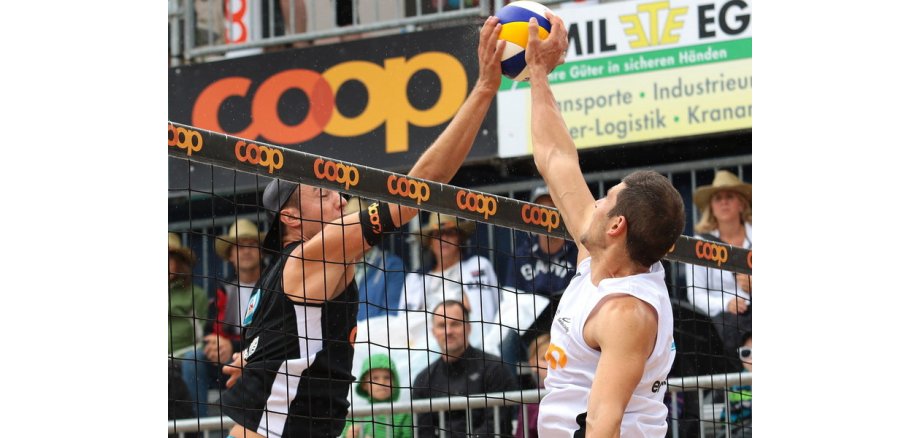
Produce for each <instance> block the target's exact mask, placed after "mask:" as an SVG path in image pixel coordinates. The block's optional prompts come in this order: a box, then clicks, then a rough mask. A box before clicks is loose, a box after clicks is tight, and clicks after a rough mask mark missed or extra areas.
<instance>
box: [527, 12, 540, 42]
mask: <svg viewBox="0 0 920 438" xmlns="http://www.w3.org/2000/svg"><path fill="white" fill-rule="evenodd" d="M539 27H540V26H539V25H538V24H537V19H536V18H534V17H530V20H529V21H528V22H527V47H528V48H529V47H536V46H537V44H538V41H540V32H539V31H538V30H537V29H539Z"/></svg>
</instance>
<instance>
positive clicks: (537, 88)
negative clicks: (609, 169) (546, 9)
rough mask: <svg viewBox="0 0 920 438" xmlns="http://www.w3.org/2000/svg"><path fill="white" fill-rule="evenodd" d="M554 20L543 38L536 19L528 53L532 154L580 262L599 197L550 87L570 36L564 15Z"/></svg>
mask: <svg viewBox="0 0 920 438" xmlns="http://www.w3.org/2000/svg"><path fill="white" fill-rule="evenodd" d="M547 18H548V19H549V21H550V23H551V24H552V28H551V31H550V34H549V36H548V37H547V38H546V40H543V41H541V40H540V39H539V37H538V36H537V23H536V19H531V21H530V25H529V29H528V30H529V32H530V36H529V39H528V42H527V50H526V51H525V56H526V58H527V66H528V68H529V69H530V87H531V88H530V89H531V91H530V96H531V105H532V110H531V115H530V123H531V133H532V140H533V158H534V163H535V164H536V166H537V170H538V171H539V172H540V175H542V176H543V179H544V180H545V181H546V185H547V187H548V188H549V192H550V195H551V196H552V197H553V202H555V204H556V208H558V209H559V212H560V213H562V219H563V220H564V221H565V226H566V228H567V229H568V230H569V233H570V234H571V235H572V236H574V237H575V243H576V244H577V245H578V260H579V261H581V260H582V259H584V258H585V257H586V256H587V251H585V248H584V247H583V246H582V245H581V243H580V242H579V241H578V238H579V237H580V236H581V234H582V233H583V232H584V231H585V229H586V227H587V226H588V224H589V223H590V218H591V212H592V210H593V208H594V197H593V196H592V195H591V191H590V189H589V188H588V184H587V183H586V182H585V180H584V176H583V175H582V172H581V166H580V165H579V164H578V151H577V149H576V148H575V142H574V141H572V137H570V136H569V132H568V129H567V128H566V125H565V121H564V120H563V119H562V114H561V113H560V112H559V108H558V107H557V106H556V99H555V98H554V97H553V92H552V90H551V89H550V87H549V73H550V72H552V70H553V69H554V68H555V67H556V66H557V65H558V64H559V63H560V62H561V60H563V59H564V57H565V51H566V48H567V47H568V36H567V32H566V30H565V25H564V24H563V23H562V19H560V18H559V17H558V16H556V15H553V14H552V13H548V14H547Z"/></svg>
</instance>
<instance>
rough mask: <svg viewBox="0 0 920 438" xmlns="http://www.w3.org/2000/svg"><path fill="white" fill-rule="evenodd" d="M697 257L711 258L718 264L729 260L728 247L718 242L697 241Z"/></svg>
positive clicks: (720, 264)
mask: <svg viewBox="0 0 920 438" xmlns="http://www.w3.org/2000/svg"><path fill="white" fill-rule="evenodd" d="M696 257H697V258H698V259H701V260H711V261H714V262H716V265H717V266H722V263H725V262H727V261H728V248H726V247H725V246H723V245H719V244H717V243H711V242H704V241H702V240H700V241H697V242H696Z"/></svg>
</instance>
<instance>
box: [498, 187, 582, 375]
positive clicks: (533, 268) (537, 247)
mask: <svg viewBox="0 0 920 438" xmlns="http://www.w3.org/2000/svg"><path fill="white" fill-rule="evenodd" d="M530 202H533V203H535V204H540V205H546V206H548V207H555V206H556V204H555V203H553V198H552V197H551V196H550V195H549V191H548V190H547V189H546V186H541V187H538V188H536V189H534V191H533V192H532V193H531V195H530ZM577 256H578V247H577V246H575V243H574V242H572V241H568V240H565V239H560V238H558V237H548V236H545V235H542V234H538V235H536V237H535V238H534V239H527V240H525V241H524V242H522V243H521V244H520V245H518V246H517V248H515V250H514V260H513V262H512V263H510V264H509V265H508V272H507V274H506V275H505V286H506V287H510V288H515V289H517V291H519V292H526V293H534V294H537V295H542V296H545V297H548V298H550V304H549V305H548V306H547V307H546V308H545V309H544V310H543V312H541V314H540V315H539V316H538V317H537V320H536V321H534V324H533V326H532V327H531V329H532V331H531V332H529V333H533V334H534V335H536V334H539V333H548V332H549V328H550V324H551V323H552V320H553V314H555V313H556V304H558V303H559V298H560V297H561V296H562V292H563V291H564V290H565V288H566V286H568V285H569V281H571V280H572V277H573V276H574V275H575V260H576V258H577ZM526 337H527V339H524V340H522V339H521V336H520V335H519V334H518V331H517V330H510V331H509V332H508V335H507V336H506V337H505V338H504V339H503V340H502V346H501V350H502V359H503V360H504V361H505V362H508V363H510V364H517V363H518V362H521V361H523V360H525V359H526V356H525V353H526V351H524V346H525V345H526V344H527V343H528V342H530V338H531V337H532V336H526Z"/></svg>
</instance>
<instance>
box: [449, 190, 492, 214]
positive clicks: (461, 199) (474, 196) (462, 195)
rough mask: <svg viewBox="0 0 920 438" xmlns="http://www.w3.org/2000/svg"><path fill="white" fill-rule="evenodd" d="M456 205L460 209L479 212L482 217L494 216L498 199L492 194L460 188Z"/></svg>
mask: <svg viewBox="0 0 920 438" xmlns="http://www.w3.org/2000/svg"><path fill="white" fill-rule="evenodd" d="M457 207H459V208H460V209H461V210H466V211H472V212H474V213H480V214H482V215H483V218H484V219H487V220H488V219H489V216H494V215H495V212H496V211H498V200H496V199H495V198H494V197H492V196H486V195H480V194H479V193H473V192H468V191H466V190H460V191H458V192H457Z"/></svg>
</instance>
